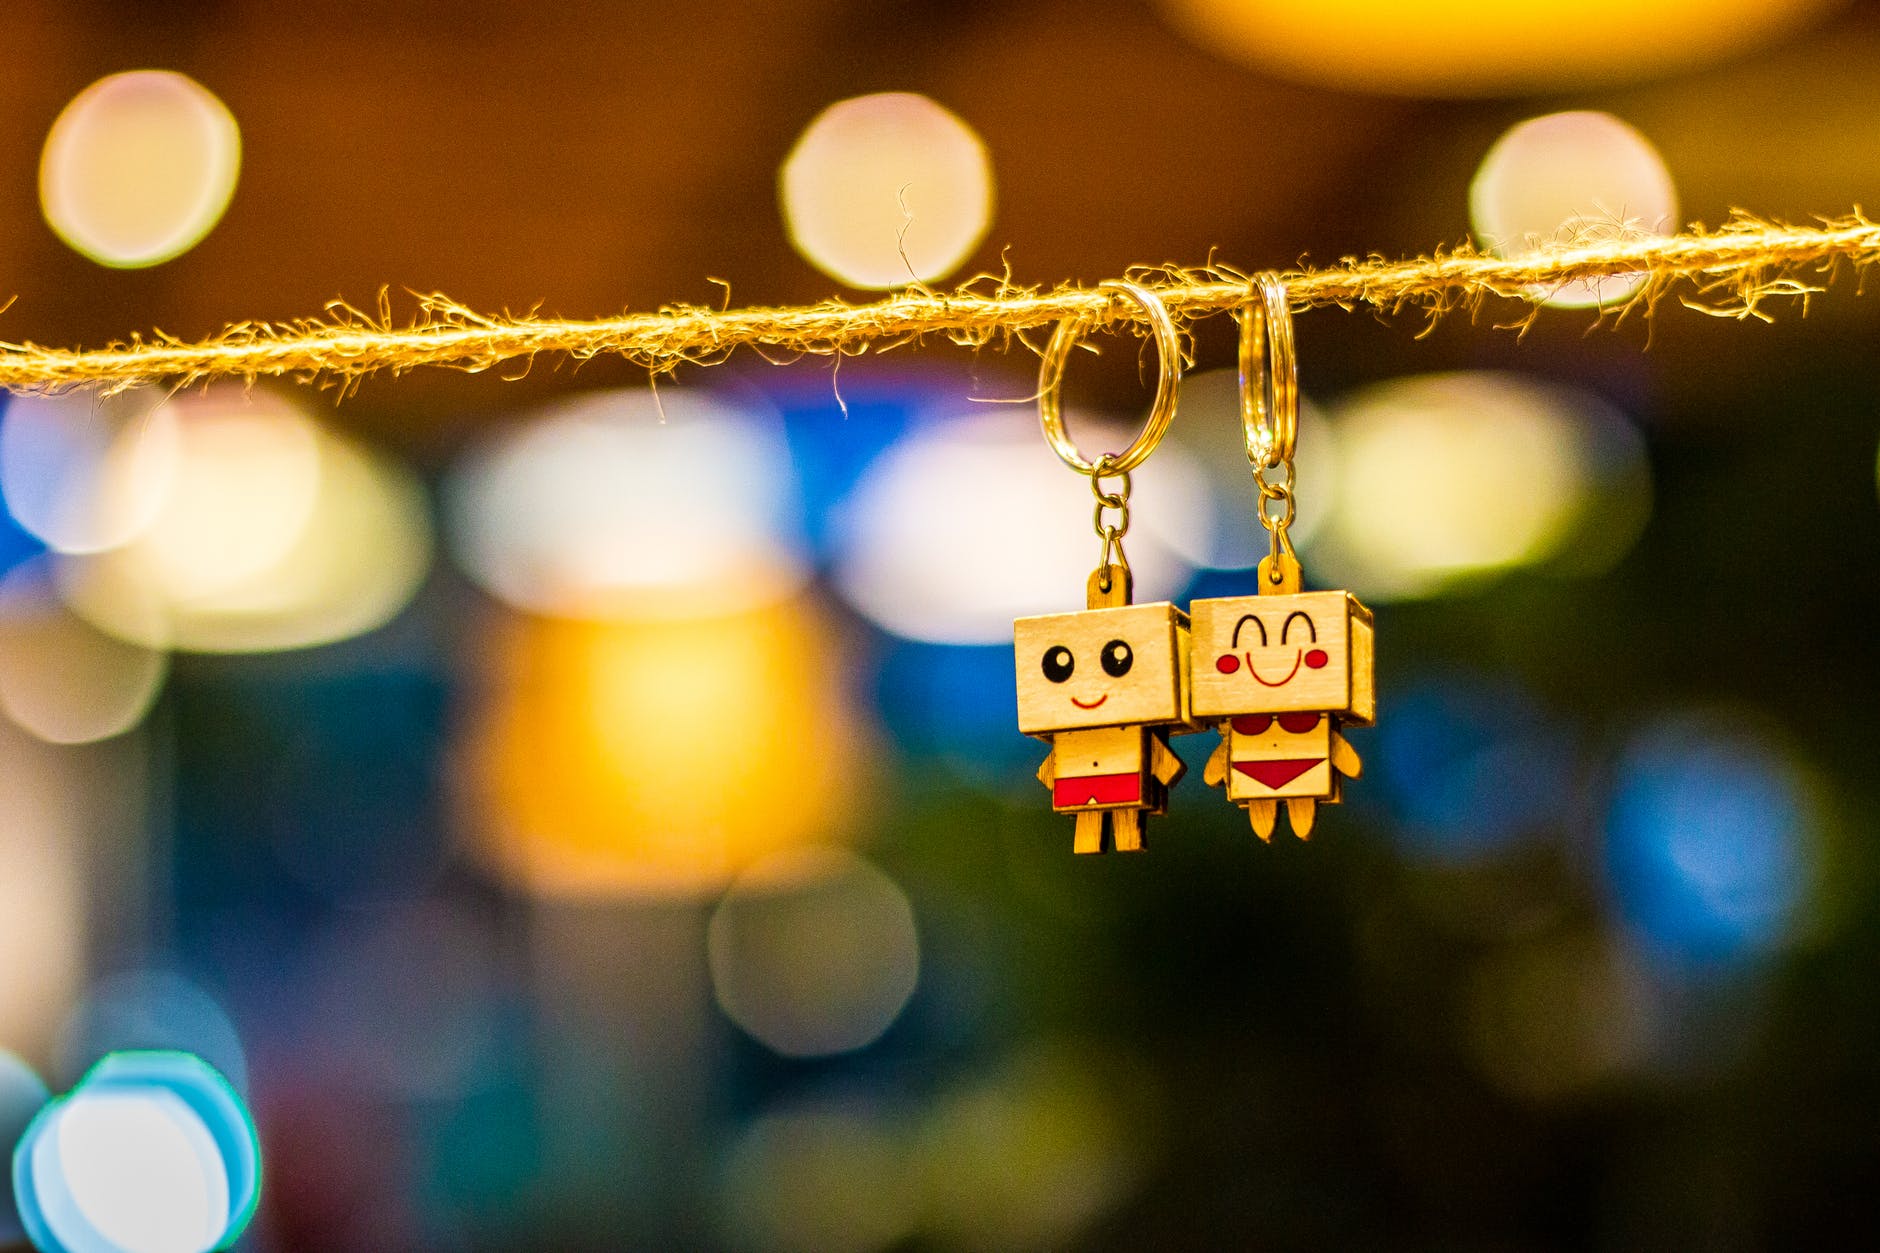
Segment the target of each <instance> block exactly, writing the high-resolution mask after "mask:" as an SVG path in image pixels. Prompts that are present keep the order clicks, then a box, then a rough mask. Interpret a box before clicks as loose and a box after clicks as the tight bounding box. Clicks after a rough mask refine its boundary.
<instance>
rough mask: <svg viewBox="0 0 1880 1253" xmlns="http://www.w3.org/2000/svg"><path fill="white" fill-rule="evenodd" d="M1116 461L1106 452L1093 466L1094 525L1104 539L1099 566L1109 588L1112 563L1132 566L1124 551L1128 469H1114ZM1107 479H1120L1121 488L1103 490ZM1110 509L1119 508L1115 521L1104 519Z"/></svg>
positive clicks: (1127, 508)
mask: <svg viewBox="0 0 1880 1253" xmlns="http://www.w3.org/2000/svg"><path fill="white" fill-rule="evenodd" d="M1115 464H1116V463H1115V461H1114V459H1113V458H1112V456H1111V454H1109V453H1105V454H1103V455H1102V456H1101V457H1098V458H1097V460H1096V462H1095V464H1094V465H1092V466H1091V469H1090V494H1091V495H1092V496H1095V497H1096V498H1097V507H1096V511H1095V513H1094V515H1093V517H1092V525H1093V527H1094V528H1095V530H1096V532H1097V538H1098V539H1100V540H1102V541H1103V547H1102V550H1101V552H1100V554H1099V556H1098V558H1097V568H1098V569H1099V570H1101V571H1102V572H1103V574H1102V576H1101V579H1102V582H1101V586H1102V587H1103V590H1104V591H1106V592H1107V591H1108V590H1109V571H1110V567H1112V566H1116V567H1119V568H1121V569H1124V570H1127V569H1129V559H1128V558H1127V557H1125V556H1124V555H1123V536H1125V535H1127V534H1129V487H1130V484H1129V471H1127V470H1118V469H1115ZM1104 479H1121V480H1122V483H1121V485H1120V487H1119V489H1118V490H1116V491H1110V492H1106V491H1104V490H1103V480H1104ZM1108 509H1114V510H1115V511H1116V521H1115V522H1113V523H1112V522H1107V521H1105V519H1104V511H1105V510H1108Z"/></svg>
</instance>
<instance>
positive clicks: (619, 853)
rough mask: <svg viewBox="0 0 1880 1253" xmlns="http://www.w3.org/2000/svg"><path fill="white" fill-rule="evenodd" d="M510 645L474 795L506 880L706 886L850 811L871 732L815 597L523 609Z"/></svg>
mask: <svg viewBox="0 0 1880 1253" xmlns="http://www.w3.org/2000/svg"><path fill="white" fill-rule="evenodd" d="M492 643H493V647H492V648H491V656H490V657H489V663H490V669H491V675H492V679H491V684H492V685H491V687H490V689H489V690H488V693H487V698H486V700H485V701H484V703H483V705H482V707H481V709H480V710H478V712H477V714H476V715H475V716H474V718H473V720H472V728H471V731H470V739H469V745H468V753H467V757H466V761H465V764H466V766H467V767H468V778H467V783H468V786H467V788H466V795H467V796H468V797H470V798H471V806H470V808H471V818H472V823H473V824H474V825H475V826H476V827H477V828H478V829H479V830H480V834H481V837H482V843H483V847H484V851H485V853H486V855H487V857H488V859H489V860H490V861H491V862H492V863H493V864H494V865H496V866H497V868H498V869H499V870H500V872H501V873H502V874H503V875H504V876H505V877H506V878H508V879H510V880H512V881H514V882H516V883H519V884H521V885H522V886H524V887H527V888H529V889H531V890H534V891H537V892H541V893H544V894H548V895H559V896H613V895H646V894H651V895H691V894H702V893H708V892H711V891H713V890H716V889H718V888H721V887H723V886H724V885H725V884H726V883H727V882H729V881H730V879H731V878H732V877H733V876H734V875H736V874H737V873H738V872H739V871H740V870H742V869H743V868H744V867H745V866H746V865H748V864H749V863H750V862H752V861H754V860H755V859H757V858H759V857H762V856H764V855H765V854H767V853H772V852H775V851H778V850H780V849H784V848H788V847H791V846H793V845H796V844H799V843H803V842H806V841H810V840H819V841H823V840H828V839H830V838H832V837H833V836H837V835H839V834H840V831H839V830H838V829H837V828H840V827H843V826H845V825H847V824H846V816H847V813H848V811H849V809H850V808H851V806H850V804H849V803H848V797H849V796H850V795H851V794H852V792H853V790H854V784H855V777H856V769H855V765H854V763H855V761H856V760H857V753H858V746H857V739H858V734H857V730H856V728H855V725H854V722H853V718H852V715H851V713H850V711H849V709H848V707H847V706H846V705H845V704H844V702H843V700H842V697H841V692H840V689H841V683H840V676H839V675H838V674H837V673H836V666H835V656H834V647H835V641H834V640H833V639H832V637H831V629H830V626H829V624H828V623H827V622H826V621H825V619H824V617H823V615H822V614H821V613H820V612H819V611H817V610H816V609H815V608H813V607H812V606H811V605H809V604H808V603H807V602H804V601H800V600H799V601H792V602H786V603H783V604H780V605H776V606H772V607H768V608H765V609H763V610H759V611H754V612H750V613H744V614H738V615H735V616H727V617H719V618H712V619H705V620H693V621H658V620H654V621H630V622H592V621H573V620H562V619H547V618H524V617H510V618H505V619H504V620H503V621H501V622H500V623H499V624H498V625H497V627H496V629H495V634H494V639H493V641H492Z"/></svg>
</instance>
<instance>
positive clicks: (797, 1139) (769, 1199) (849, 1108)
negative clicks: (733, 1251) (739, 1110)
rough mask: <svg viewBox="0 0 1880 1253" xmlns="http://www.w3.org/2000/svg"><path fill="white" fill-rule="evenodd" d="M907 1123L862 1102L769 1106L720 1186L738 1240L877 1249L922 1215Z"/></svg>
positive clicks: (838, 1252) (779, 1247)
mask: <svg viewBox="0 0 1880 1253" xmlns="http://www.w3.org/2000/svg"><path fill="white" fill-rule="evenodd" d="M906 1138H907V1135H906V1132H905V1130H904V1129H903V1128H902V1127H901V1126H900V1125H898V1124H897V1123H896V1122H895V1121H893V1119H892V1118H891V1117H890V1116H889V1115H887V1114H885V1113H884V1112H883V1111H882V1110H880V1109H877V1108H874V1107H871V1106H869V1105H866V1104H864V1103H862V1102H860V1101H855V1100H844V1099H841V1098H835V1099H821V1100H815V1101H813V1102H804V1103H801V1104H795V1105H792V1106H790V1107H788V1108H785V1109H781V1110H773V1111H768V1112H766V1113H765V1114H763V1115H762V1116H761V1117H759V1118H758V1119H757V1120H756V1121H755V1122H753V1123H752V1124H751V1125H750V1127H748V1128H747V1129H746V1130H745V1131H744V1133H743V1134H742V1135H741V1136H739V1137H738V1140H737V1143H736V1144H735V1145H733V1147H732V1149H731V1152H730V1153H729V1154H728V1155H727V1159H726V1162H725V1168H724V1172H723V1177H722V1179H721V1181H720V1186H719V1197H720V1212H721V1215H722V1222H723V1224H724V1226H725V1227H726V1228H727V1229H728V1230H727V1234H728V1235H730V1236H732V1237H733V1238H732V1240H731V1241H729V1242H728V1243H729V1245H730V1247H733V1248H746V1249H765V1250H769V1251H770V1253H875V1251H876V1250H878V1249H887V1248H893V1247H898V1246H901V1245H902V1244H903V1242H905V1241H906V1239H907V1238H908V1237H909V1236H910V1235H912V1234H913V1232H914V1228H915V1225H916V1224H917V1222H918V1221H919V1218H920V1202H921V1197H920V1181H919V1180H918V1178H916V1177H915V1176H914V1174H913V1173H912V1171H911V1170H910V1169H909V1162H908V1160H907V1158H908V1156H909V1154H908V1149H907V1145H906V1143H905V1140H906Z"/></svg>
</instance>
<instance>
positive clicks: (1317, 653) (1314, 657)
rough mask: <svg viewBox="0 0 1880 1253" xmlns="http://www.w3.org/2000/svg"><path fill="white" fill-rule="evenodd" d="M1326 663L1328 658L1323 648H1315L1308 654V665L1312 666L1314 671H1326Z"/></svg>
mask: <svg viewBox="0 0 1880 1253" xmlns="http://www.w3.org/2000/svg"><path fill="white" fill-rule="evenodd" d="M1325 662H1326V657H1325V650H1324V649H1323V648H1315V649H1313V650H1312V651H1311V652H1309V653H1307V654H1306V664H1307V665H1308V666H1311V667H1312V668H1313V669H1314V670H1323V669H1325Z"/></svg>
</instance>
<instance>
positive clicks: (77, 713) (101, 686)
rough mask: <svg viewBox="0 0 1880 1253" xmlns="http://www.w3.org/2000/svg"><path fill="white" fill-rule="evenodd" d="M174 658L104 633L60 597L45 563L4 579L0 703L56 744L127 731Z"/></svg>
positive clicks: (0, 616) (147, 704)
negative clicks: (74, 611) (74, 612)
mask: <svg viewBox="0 0 1880 1253" xmlns="http://www.w3.org/2000/svg"><path fill="white" fill-rule="evenodd" d="M168 672H169V657H168V655H167V654H166V653H163V652H161V651H159V650H157V649H152V648H147V647H145V646H143V645H141V644H133V643H129V642H127V641H124V640H120V639H116V638H114V637H112V636H109V635H106V634H104V633H103V632H102V631H99V630H98V629H97V628H96V627H94V626H92V625H91V624H90V623H89V622H86V621H85V620H84V619H82V618H79V617H78V616H76V615H75V614H73V613H72V612H71V611H70V610H68V609H66V608H65V606H64V605H62V604H60V603H59V600H58V597H57V594H56V593H55V591H54V589H53V585H52V580H51V577H50V572H49V571H48V570H47V569H46V568H45V563H44V561H34V562H30V563H28V564H27V565H25V566H21V567H20V568H18V569H16V570H14V571H13V572H12V573H10V574H9V575H8V576H7V577H6V580H5V581H4V582H0V709H3V710H5V712H6V715H7V716H8V717H9V718H11V719H12V720H13V721H14V722H15V723H17V724H19V725H20V726H21V727H23V728H25V729H26V730H28V731H31V732H32V733H33V734H34V735H36V736H38V737H39V738H40V739H42V740H46V741H48V742H50V743H54V744H84V743H89V742H91V741H93V740H102V739H107V738H109V737H111V736H113V735H119V734H122V733H123V732H125V731H128V730H129V729H130V728H131V727H133V726H135V725H136V724H137V723H138V722H139V721H140V720H141V719H142V718H143V716H144V714H146V713H147V712H149V709H150V706H151V703H152V702H153V701H155V700H156V698H157V692H158V691H159V690H160V689H161V688H162V686H163V678H164V675H165V674H167V673H168Z"/></svg>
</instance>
